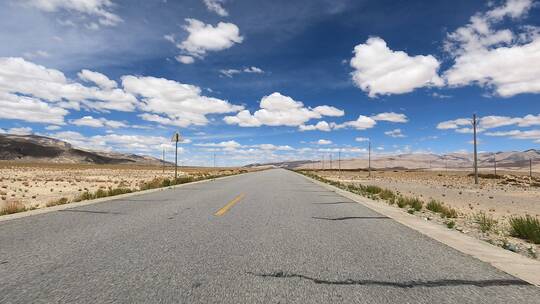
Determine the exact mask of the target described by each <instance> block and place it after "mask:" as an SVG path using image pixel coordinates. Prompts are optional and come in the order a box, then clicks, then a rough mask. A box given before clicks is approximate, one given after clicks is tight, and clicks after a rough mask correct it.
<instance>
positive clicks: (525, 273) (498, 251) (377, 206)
mask: <svg viewBox="0 0 540 304" xmlns="http://www.w3.org/2000/svg"><path fill="white" fill-rule="evenodd" d="M298 174H299V173H298ZM299 175H301V176H303V177H305V178H306V179H308V180H310V181H311V182H313V183H315V184H318V185H321V186H323V187H325V188H327V189H329V190H331V191H334V192H335V193H337V194H339V195H341V196H343V197H346V198H348V199H351V200H353V201H355V202H357V203H359V204H362V205H364V206H366V207H368V208H370V209H372V210H374V211H376V212H378V213H381V214H383V215H385V216H388V217H390V218H392V219H393V220H395V221H396V222H398V223H400V224H403V225H405V226H407V227H409V228H411V229H414V230H416V231H418V232H420V233H422V234H424V235H426V236H428V237H430V238H432V239H434V240H436V241H438V242H440V243H443V244H445V245H447V246H450V247H452V248H454V249H456V250H458V251H460V252H462V253H465V254H467V255H470V256H472V257H474V258H476V259H479V260H481V261H483V262H486V263H489V264H490V265H492V266H493V267H495V268H497V269H499V270H502V271H504V272H506V273H508V274H511V275H513V276H515V277H517V278H519V279H522V280H523V281H526V282H528V283H530V284H533V285H536V286H540V262H539V261H535V260H532V259H529V258H527V257H524V256H521V255H519V254H517V253H514V252H511V251H508V250H505V249H502V248H500V247H497V246H493V245H490V244H488V243H486V242H484V241H481V240H478V239H475V238H473V237H470V236H468V235H464V234H463V233H460V232H458V231H455V230H450V229H447V228H445V227H443V226H440V225H437V224H434V223H431V222H429V221H425V220H422V219H420V218H418V217H416V216H414V215H411V214H408V213H406V212H403V211H402V210H400V209H396V208H395V207H392V206H389V205H388V204H385V203H381V202H376V201H372V200H370V199H367V198H365V197H363V196H360V195H357V194H354V193H351V192H348V191H345V190H342V189H340V188H337V187H334V186H332V185H329V184H326V183H323V182H320V181H318V180H315V179H312V178H310V177H308V176H305V175H303V174H299Z"/></svg>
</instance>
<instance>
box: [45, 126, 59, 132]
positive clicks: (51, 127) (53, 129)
mask: <svg viewBox="0 0 540 304" xmlns="http://www.w3.org/2000/svg"><path fill="white" fill-rule="evenodd" d="M60 129H62V127H60V126H57V125H50V126H46V127H45V130H48V131H56V130H60Z"/></svg>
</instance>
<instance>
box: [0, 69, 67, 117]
mask: <svg viewBox="0 0 540 304" xmlns="http://www.w3.org/2000/svg"><path fill="white" fill-rule="evenodd" d="M0 74H1V71H0ZM0 77H1V76H0ZM0 82H1V78H0ZM0 108H1V109H2V110H1V111H0V118H3V119H15V120H24V121H27V122H36V123H48V124H56V125H63V124H64V116H66V115H67V114H68V111H67V110H65V109H62V108H60V107H57V106H54V105H51V104H48V103H45V102H43V101H41V100H39V99H36V98H32V97H25V96H19V95H15V94H10V93H3V92H2V90H1V89H0Z"/></svg>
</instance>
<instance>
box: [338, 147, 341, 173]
mask: <svg viewBox="0 0 540 304" xmlns="http://www.w3.org/2000/svg"><path fill="white" fill-rule="evenodd" d="M338 169H339V177H340V178H341V149H339V150H338Z"/></svg>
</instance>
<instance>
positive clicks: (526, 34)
mask: <svg viewBox="0 0 540 304" xmlns="http://www.w3.org/2000/svg"><path fill="white" fill-rule="evenodd" d="M532 7H533V1H532V0H507V1H506V2H505V4H504V5H502V6H498V7H495V8H493V9H491V10H489V11H487V12H486V13H479V14H476V15H474V16H473V17H471V19H470V23H469V24H467V25H465V26H463V27H460V28H458V29H457V30H456V31H455V32H453V33H450V34H448V38H447V40H446V42H445V49H446V51H447V52H448V53H449V54H450V55H451V56H452V57H453V58H454V60H455V63H454V65H453V66H452V67H451V68H450V69H449V70H447V71H446V72H445V73H444V78H445V80H446V81H447V82H448V84H449V85H450V86H465V85H469V84H478V85H480V86H484V87H488V88H493V89H494V90H495V92H496V93H497V94H498V95H500V96H503V97H511V96H514V95H517V94H521V93H540V80H539V79H540V65H538V64H531V63H532V62H540V34H539V32H540V29H538V28H537V27H531V26H525V27H522V32H521V33H514V32H512V31H511V30H510V29H500V30H496V29H494V26H495V25H497V24H499V23H501V22H502V21H504V19H505V18H511V19H513V20H517V19H518V18H521V17H523V16H525V15H526V14H527V13H528V12H529V10H530V9H531V8H532Z"/></svg>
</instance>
